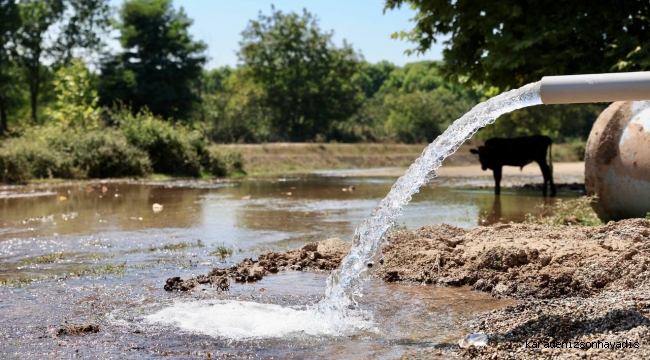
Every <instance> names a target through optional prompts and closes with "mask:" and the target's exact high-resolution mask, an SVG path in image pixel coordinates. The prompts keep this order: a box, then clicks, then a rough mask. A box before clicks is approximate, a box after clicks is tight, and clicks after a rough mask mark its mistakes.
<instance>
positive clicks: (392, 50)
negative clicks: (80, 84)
mask: <svg viewBox="0 0 650 360" xmlns="http://www.w3.org/2000/svg"><path fill="white" fill-rule="evenodd" d="M122 2H123V0H111V4H112V5H113V6H115V7H119V6H120V5H121V4H122ZM271 4H273V5H275V8H276V9H278V10H282V11H283V12H291V11H294V12H298V13H301V12H302V9H303V8H306V9H307V11H309V12H311V13H312V14H314V15H316V16H317V17H318V19H319V20H320V21H319V25H320V28H321V29H322V30H324V31H330V30H333V31H334V42H335V43H336V44H337V45H341V44H342V42H343V39H345V40H347V42H348V43H349V44H351V45H352V47H353V48H354V49H355V50H357V51H360V52H361V54H362V55H363V57H364V58H365V60H366V61H369V62H371V63H375V62H379V61H381V60H388V61H390V62H392V63H394V64H396V65H404V64H405V63H408V62H413V61H419V60H440V59H442V46H441V44H440V42H439V43H438V44H434V46H433V47H432V48H431V50H429V52H427V53H426V54H424V55H423V56H416V55H411V56H407V55H406V54H404V51H405V50H406V49H409V48H413V47H414V46H413V44H412V43H409V42H406V41H402V40H393V39H391V38H390V35H391V34H392V33H393V32H395V31H400V30H410V29H411V28H412V27H413V23H411V22H410V21H409V19H410V18H412V17H413V15H414V14H415V12H414V11H413V10H411V9H409V8H408V7H403V8H402V9H399V10H393V11H387V12H386V13H385V14H384V13H383V8H384V1H383V0H273V1H270V0H173V6H174V8H179V7H181V6H182V7H183V8H184V9H185V12H186V13H187V15H188V16H189V17H190V18H191V19H193V20H194V25H193V26H192V27H191V28H190V32H191V33H192V34H193V36H194V38H195V39H198V40H202V41H203V42H205V43H206V44H207V45H208V50H207V51H208V56H209V57H210V61H209V63H208V64H207V68H216V67H221V66H225V65H229V66H235V65H236V64H237V55H236V51H237V50H238V49H239V41H240V40H241V32H242V31H243V30H244V28H246V25H247V24H248V22H249V21H250V20H252V19H257V16H258V14H259V12H260V11H262V13H264V14H265V15H269V14H270V13H271ZM113 44H114V43H113ZM113 44H112V46H115V45H113Z"/></svg>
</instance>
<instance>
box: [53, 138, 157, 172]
mask: <svg viewBox="0 0 650 360" xmlns="http://www.w3.org/2000/svg"><path fill="white" fill-rule="evenodd" d="M51 147H52V148H53V149H55V150H57V151H58V152H60V153H64V154H66V155H67V156H68V157H69V158H71V159H72V161H73V164H74V168H76V169H79V170H80V171H81V172H82V173H83V174H84V177H90V178H108V177H125V176H130V177H133V176H135V177H140V176H144V175H147V174H149V173H151V161H150V160H149V157H148V156H147V153H146V152H144V151H142V150H140V149H138V148H136V147H135V146H133V145H131V144H130V143H129V142H128V141H127V140H126V138H125V137H124V135H123V134H122V133H121V132H119V131H118V130H113V129H104V130H101V131H89V132H82V133H77V134H74V135H73V136H71V137H68V138H67V139H66V138H63V137H59V138H56V139H51Z"/></svg>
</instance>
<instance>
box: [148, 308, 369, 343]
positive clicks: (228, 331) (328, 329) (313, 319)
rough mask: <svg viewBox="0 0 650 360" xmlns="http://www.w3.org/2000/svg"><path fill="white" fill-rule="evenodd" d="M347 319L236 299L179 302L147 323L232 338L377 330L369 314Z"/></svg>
mask: <svg viewBox="0 0 650 360" xmlns="http://www.w3.org/2000/svg"><path fill="white" fill-rule="evenodd" d="M357 315H358V316H350V317H346V318H338V317H332V318H329V317H326V315H324V314H321V313H319V312H318V311H317V310H316V308H307V309H306V310H298V309H293V308H289V307H283V306H280V305H274V304H260V303H255V302H247V301H234V300H204V301H197V302H191V303H183V302H179V303H176V304H174V305H173V306H171V307H168V308H165V309H162V310H160V311H158V312H156V313H154V314H151V315H148V316H145V322H148V323H152V324H163V325H171V326H175V327H178V328H180V329H183V330H186V331H189V332H193V333H199V334H204V335H209V336H212V337H217V338H226V339H232V340H247V339H262V338H281V337H289V336H300V335H303V334H306V335H312V336H323V335H325V336H343V335H349V334H352V333H357V332H361V331H368V330H370V331H376V329H375V328H374V325H373V323H372V321H371V320H370V319H368V318H367V314H365V313H361V312H358V314H357Z"/></svg>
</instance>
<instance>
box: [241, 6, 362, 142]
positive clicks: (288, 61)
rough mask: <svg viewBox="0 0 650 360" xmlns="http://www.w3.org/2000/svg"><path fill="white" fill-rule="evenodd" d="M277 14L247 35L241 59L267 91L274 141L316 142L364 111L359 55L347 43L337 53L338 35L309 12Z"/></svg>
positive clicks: (256, 24) (248, 30) (254, 23)
mask: <svg viewBox="0 0 650 360" xmlns="http://www.w3.org/2000/svg"><path fill="white" fill-rule="evenodd" d="M271 10H272V14H271V15H270V16H265V15H262V14H260V15H259V18H258V19H257V20H256V21H255V20H253V21H251V22H250V23H249V24H248V27H247V28H246V29H245V30H244V32H243V33H242V36H243V40H242V41H241V43H240V44H241V50H240V51H239V54H238V55H239V59H240V61H241V62H242V63H243V65H244V66H245V67H246V68H247V73H246V75H248V76H250V77H251V79H253V81H254V82H255V83H256V84H258V85H259V86H260V87H261V88H262V89H263V90H264V97H263V104H264V105H265V107H266V108H267V109H268V113H269V116H270V123H271V127H270V129H272V130H273V132H274V134H272V137H273V138H274V139H278V140H291V141H305V140H310V139H313V138H314V137H316V135H317V134H326V133H327V132H328V130H329V129H330V125H331V124H332V123H334V122H336V121H344V120H347V119H348V118H349V117H350V116H351V115H352V114H354V112H355V111H356V110H357V109H358V108H359V106H360V104H361V101H362V99H363V95H362V93H361V88H360V81H359V79H358V76H356V75H357V74H358V71H359V67H360V62H359V59H358V55H357V54H356V53H355V52H354V50H353V49H352V48H351V47H350V46H348V45H347V44H346V43H344V45H343V47H341V48H338V47H336V46H335V45H334V44H333V43H332V33H324V32H322V31H321V29H320V28H319V27H318V20H317V19H316V18H315V17H314V16H312V15H311V14H310V13H309V12H307V11H306V10H305V11H303V14H302V15H298V14H296V13H289V14H284V13H282V12H281V11H276V10H275V9H274V8H273V7H272V8H271Z"/></svg>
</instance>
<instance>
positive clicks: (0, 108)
mask: <svg viewBox="0 0 650 360" xmlns="http://www.w3.org/2000/svg"><path fill="white" fill-rule="evenodd" d="M7 130H9V128H8V127H7V107H6V106H5V100H4V97H2V96H0V136H3V135H4V134H5V132H7Z"/></svg>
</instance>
